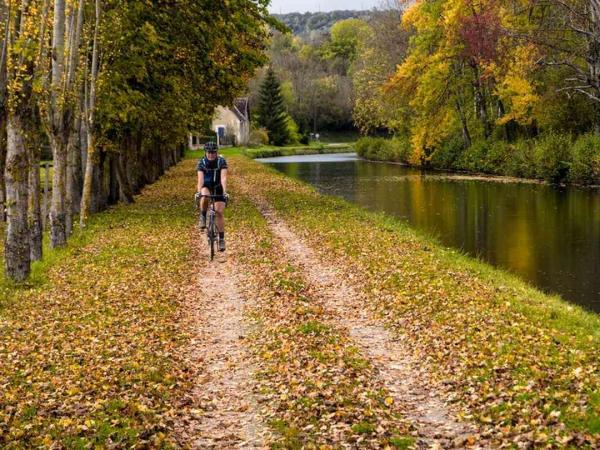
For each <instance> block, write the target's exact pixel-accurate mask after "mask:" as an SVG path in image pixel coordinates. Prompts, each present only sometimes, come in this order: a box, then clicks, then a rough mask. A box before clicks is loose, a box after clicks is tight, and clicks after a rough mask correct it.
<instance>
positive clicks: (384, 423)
mask: <svg viewBox="0 0 600 450" xmlns="http://www.w3.org/2000/svg"><path fill="white" fill-rule="evenodd" d="M235 175H237V173H235ZM235 175H234V177H235ZM236 184H237V185H239V183H236ZM234 193H236V194H238V195H236V196H235V197H234V198H235V199H236V202H235V206H234V208H233V209H234V210H235V211H232V217H231V219H232V220H231V221H230V226H231V227H232V228H233V229H234V230H235V233H236V234H237V236H238V243H237V245H239V248H238V250H239V254H236V255H235V256H234V257H235V258H236V259H238V261H239V262H238V263H239V265H240V269H241V271H242V272H243V273H245V274H246V275H245V278H246V283H245V285H246V286H247V287H248V288H247V290H246V295H247V296H253V297H254V299H255V300H254V302H255V303H256V306H255V307H253V308H252V309H251V310H250V311H249V315H250V318H251V320H252V321H253V322H254V323H255V324H256V331H255V332H254V333H253V335H252V336H251V339H250V342H251V344H252V347H253V349H254V351H255V355H256V357H257V364H258V367H259V368H260V370H259V373H258V379H257V382H258V386H259V390H260V393H261V395H260V400H261V403H262V405H263V408H262V409H263V414H264V418H265V421H266V422H267V424H268V425H269V426H270V427H271V428H272V429H273V431H274V433H275V435H276V439H275V442H273V443H271V446H272V447H275V448H298V449H299V448H314V449H316V448H320V449H329V448H385V447H389V448H408V447H409V446H410V445H412V444H413V443H414V438H413V437H412V435H411V431H412V428H411V426H410V424H409V423H407V421H406V420H404V419H403V418H402V417H401V414H400V410H399V405H395V404H393V402H391V398H390V395H389V392H387V391H386V390H385V388H384V386H383V384H382V382H381V380H379V379H378V377H377V376H376V373H375V371H374V368H373V366H372V364H371V363H370V362H369V361H368V360H367V359H365V358H364V356H363V355H362V354H361V352H360V351H359V349H358V348H357V347H356V345H355V344H354V343H353V342H352V340H351V339H350V338H349V336H348V334H347V331H346V330H343V329H339V328H335V327H333V326H332V325H331V320H330V318H329V317H328V314H327V312H326V311H325V309H324V308H323V305H322V304H321V302H320V300H319V295H318V293H317V292H312V291H311V288H310V287H309V285H308V283H307V282H306V279H305V276H304V274H303V273H302V270H300V269H299V268H298V267H297V266H295V265H294V264H293V263H292V262H291V261H290V260H289V259H287V258H286V257H285V256H284V253H285V252H284V251H283V248H282V246H281V244H280V243H279V242H277V240H276V239H275V238H274V236H273V235H272V234H271V232H270V231H269V229H268V226H267V223H266V222H265V220H264V218H263V217H262V216H261V215H260V214H259V212H258V210H257V209H256V207H254V206H253V205H251V204H250V203H249V201H248V200H247V199H246V198H242V197H241V196H240V195H239V194H240V191H239V190H238V189H235V190H234Z"/></svg>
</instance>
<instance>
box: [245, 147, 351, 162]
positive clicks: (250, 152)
mask: <svg viewBox="0 0 600 450" xmlns="http://www.w3.org/2000/svg"><path fill="white" fill-rule="evenodd" d="M352 151H354V150H353V147H352V143H341V144H313V145H310V146H298V147H269V146H264V147H259V148H246V149H244V150H243V153H244V154H245V155H247V156H248V157H250V158H253V159H256V158H274V157H277V156H295V155H320V154H326V153H347V152H352Z"/></svg>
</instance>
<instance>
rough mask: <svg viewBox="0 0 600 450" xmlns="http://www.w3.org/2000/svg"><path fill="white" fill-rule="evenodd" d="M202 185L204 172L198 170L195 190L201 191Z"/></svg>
mask: <svg viewBox="0 0 600 450" xmlns="http://www.w3.org/2000/svg"><path fill="white" fill-rule="evenodd" d="M202 186H204V172H202V171H201V170H199V171H198V186H197V188H196V192H202Z"/></svg>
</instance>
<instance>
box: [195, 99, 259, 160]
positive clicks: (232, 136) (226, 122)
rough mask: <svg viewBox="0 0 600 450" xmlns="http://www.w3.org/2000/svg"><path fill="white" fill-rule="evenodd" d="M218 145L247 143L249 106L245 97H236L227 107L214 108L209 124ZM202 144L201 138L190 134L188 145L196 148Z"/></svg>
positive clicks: (248, 137) (248, 135)
mask: <svg viewBox="0 0 600 450" xmlns="http://www.w3.org/2000/svg"><path fill="white" fill-rule="evenodd" d="M211 129H212V131H214V132H215V133H216V138H217V139H218V141H219V142H218V143H219V145H247V144H248V141H249V140H250V108H249V102H248V98H247V97H240V98H236V99H235V100H234V101H233V105H232V106H229V107H223V106H218V107H217V108H216V109H215V113H214V116H213V121H212V125H211ZM203 145H204V142H203V139H202V138H201V137H200V136H197V135H195V134H190V137H189V147H190V149H192V150H197V149H199V148H201V147H202V146H203Z"/></svg>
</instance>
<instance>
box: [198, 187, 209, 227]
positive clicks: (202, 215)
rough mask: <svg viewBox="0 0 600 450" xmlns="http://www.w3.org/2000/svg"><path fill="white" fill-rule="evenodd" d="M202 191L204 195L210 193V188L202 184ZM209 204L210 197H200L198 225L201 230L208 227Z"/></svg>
mask: <svg viewBox="0 0 600 450" xmlns="http://www.w3.org/2000/svg"><path fill="white" fill-rule="evenodd" d="M200 193H201V194H202V195H210V189H209V188H208V187H206V186H202V189H201V190H200ZM208 205H209V199H208V198H206V197H202V198H201V199H200V221H199V224H198V226H199V227H200V229H201V230H204V229H206V212H207V210H208Z"/></svg>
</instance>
